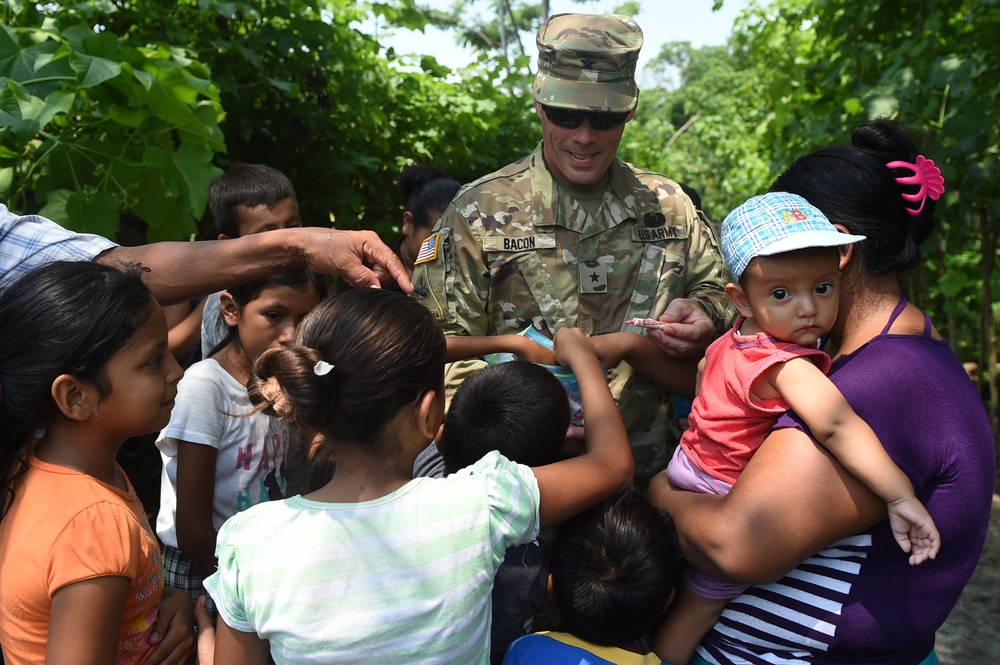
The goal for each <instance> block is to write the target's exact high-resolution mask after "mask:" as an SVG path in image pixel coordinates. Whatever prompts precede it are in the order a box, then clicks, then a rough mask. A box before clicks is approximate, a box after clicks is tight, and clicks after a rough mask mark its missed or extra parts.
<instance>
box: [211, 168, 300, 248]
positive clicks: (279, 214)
mask: <svg viewBox="0 0 1000 665" xmlns="http://www.w3.org/2000/svg"><path fill="white" fill-rule="evenodd" d="M208 206H209V208H211V210H212V217H213V219H215V228H216V230H217V231H218V233H219V240H226V239H229V238H239V237H241V236H248V235H253V234H255V233H262V232H264V231H273V230H275V229H287V228H291V227H296V226H302V222H301V220H300V219H299V202H298V199H297V198H296V197H295V189H294V188H293V187H292V182H291V181H290V180H289V179H288V178H287V177H285V175H284V174H283V173H281V172H280V171H276V170H274V169H272V168H270V167H268V166H264V165H263V164H237V165H236V166H233V167H231V168H230V169H229V170H228V171H226V172H225V173H223V174H222V175H221V176H219V177H218V178H216V179H215V180H214V181H213V182H212V184H211V185H210V186H209V188H208Z"/></svg>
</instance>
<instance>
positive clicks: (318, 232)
mask: <svg viewBox="0 0 1000 665" xmlns="http://www.w3.org/2000/svg"><path fill="white" fill-rule="evenodd" d="M288 230H289V231H298V232H307V233H310V234H311V235H312V236H313V237H312V238H309V239H308V240H307V241H306V242H304V243H303V248H304V249H305V257H304V263H305V267H307V268H309V269H310V270H314V271H316V272H321V273H325V274H331V275H341V276H342V277H343V278H344V279H346V280H347V281H348V283H350V285H351V286H356V287H366V286H381V285H382V284H388V283H391V282H396V283H397V284H399V286H400V288H402V289H403V291H405V292H406V293H412V292H413V285H412V284H411V283H410V275H409V273H408V272H406V269H405V268H404V267H403V264H402V263H401V262H400V260H399V257H397V256H396V255H395V254H394V253H393V251H392V250H391V249H389V247H388V246H387V245H386V244H385V243H383V242H382V240H381V239H380V238H379V237H378V234H376V233H375V232H374V231H339V230H337V229H322V228H314V227H303V228H300V229H288Z"/></svg>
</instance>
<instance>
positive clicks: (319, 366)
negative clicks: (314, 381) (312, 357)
mask: <svg viewBox="0 0 1000 665" xmlns="http://www.w3.org/2000/svg"><path fill="white" fill-rule="evenodd" d="M333 368H334V366H333V365H331V364H330V363H328V362H326V361H324V360H317V361H316V364H315V365H313V374H315V375H316V376H326V375H327V374H329V373H330V370H332V369H333Z"/></svg>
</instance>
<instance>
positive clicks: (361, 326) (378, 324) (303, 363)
mask: <svg viewBox="0 0 1000 665" xmlns="http://www.w3.org/2000/svg"><path fill="white" fill-rule="evenodd" d="M444 360H445V342H444V334H443V332H442V331H441V326H440V325H439V324H438V323H437V321H436V320H435V319H434V316H433V315H432V314H431V313H430V312H429V311H428V310H427V308H426V307H424V306H423V305H421V304H420V303H418V302H417V301H416V300H413V299H412V298H409V297H407V296H404V295H403V294H401V293H397V292H393V291H388V290H382V289H350V290H348V291H344V292H343V293H340V294H338V295H336V296H334V297H332V298H330V299H328V300H326V301H324V302H323V303H321V304H320V305H319V306H318V307H316V309H314V310H313V311H312V313H310V314H309V315H308V316H307V317H306V318H305V320H303V321H302V324H301V325H300V326H299V332H298V335H297V337H296V342H295V345H294V346H292V347H288V348H281V349H273V350H270V351H267V352H265V353H264V354H263V355H262V356H261V357H260V359H259V360H258V361H257V365H256V368H255V371H256V375H257V377H258V380H257V385H258V389H257V390H258V392H259V394H260V395H261V396H264V397H265V398H266V399H267V400H268V401H270V402H272V403H273V407H274V410H275V412H277V413H278V414H279V415H281V416H282V417H284V418H286V419H288V420H294V421H295V422H296V423H298V424H300V425H302V426H304V427H305V428H306V429H307V430H310V431H314V432H319V433H321V434H323V435H324V437H326V439H327V440H328V441H332V442H334V443H345V444H352V445H356V446H359V447H362V448H364V449H366V450H367V451H369V452H371V453H372V454H373V455H376V456H378V457H381V458H383V459H386V460H389V461H391V460H392V459H393V458H394V456H395V454H396V452H397V449H396V443H397V442H396V441H394V440H393V439H392V436H391V434H392V432H390V431H389V429H390V427H389V426H390V424H391V423H392V422H393V421H394V419H396V418H397V416H400V414H401V413H402V411H403V410H404V409H406V408H408V407H413V406H414V405H416V404H418V403H420V402H421V401H422V400H424V399H425V398H428V397H429V396H431V393H433V396H434V397H435V399H436V400H437V401H438V402H439V403H440V404H439V406H438V407H437V409H436V415H434V416H433V417H432V418H431V420H436V422H428V423H427V424H426V427H427V428H428V429H429V428H433V430H434V431H436V430H437V428H438V425H440V422H441V410H442V409H443V398H442V397H441V395H442V391H443V389H444ZM272 380H274V381H276V383H277V387H278V388H280V392H277V393H275V391H272V390H271V389H270V388H271V386H272V384H271V381H272ZM264 384H266V385H264ZM432 435H433V432H432V433H431V435H429V436H428V437H427V441H424V445H426V444H427V442H429V441H430V436H432Z"/></svg>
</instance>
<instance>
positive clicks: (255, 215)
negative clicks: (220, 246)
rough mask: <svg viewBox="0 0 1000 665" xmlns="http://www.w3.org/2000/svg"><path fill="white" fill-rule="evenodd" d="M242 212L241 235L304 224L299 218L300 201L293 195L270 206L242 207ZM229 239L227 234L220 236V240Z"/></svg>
mask: <svg viewBox="0 0 1000 665" xmlns="http://www.w3.org/2000/svg"><path fill="white" fill-rule="evenodd" d="M240 212H241V213H242V215H241V216H242V218H243V219H242V221H241V222H240V235H239V237H243V236H250V235H254V234H255V233H263V232H264V231H274V230H277V229H290V228H295V227H299V226H302V220H301V219H299V202H298V201H296V200H295V198H293V197H288V198H287V199H281V200H280V201H278V202H277V203H275V204H274V206H272V207H270V208H268V207H267V206H266V205H264V204H261V205H259V206H256V207H253V208H248V207H241V208H240ZM227 239H228V238H227V237H226V236H225V235H220V236H219V240H227Z"/></svg>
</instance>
